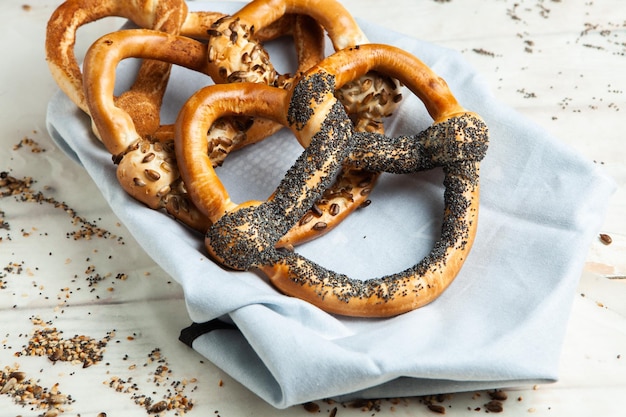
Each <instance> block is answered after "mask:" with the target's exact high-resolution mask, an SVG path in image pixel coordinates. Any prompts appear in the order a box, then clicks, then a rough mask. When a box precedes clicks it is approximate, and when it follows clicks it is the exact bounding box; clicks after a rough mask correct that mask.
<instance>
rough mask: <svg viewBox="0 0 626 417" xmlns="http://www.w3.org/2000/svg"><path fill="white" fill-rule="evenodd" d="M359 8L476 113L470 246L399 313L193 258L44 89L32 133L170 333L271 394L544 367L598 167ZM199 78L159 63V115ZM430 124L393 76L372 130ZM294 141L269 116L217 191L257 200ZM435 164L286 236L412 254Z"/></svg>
mask: <svg viewBox="0 0 626 417" xmlns="http://www.w3.org/2000/svg"><path fill="white" fill-rule="evenodd" d="M239 6H241V5H240V4H238V3H234V4H233V3H212V2H208V3H203V2H202V3H201V2H190V7H191V8H192V9H204V10H219V11H224V12H227V13H231V12H234V11H235V10H237V9H238V8H239ZM359 24H360V25H361V27H362V29H363V30H364V32H365V33H366V34H367V36H368V37H369V39H370V41H372V42H376V43H384V44H391V45H395V46H398V47H400V48H403V49H405V50H407V51H409V52H410V53H412V54H414V55H415V56H417V57H419V58H420V59H422V60H423V61H424V62H425V63H426V64H427V65H429V66H430V67H431V68H432V69H433V70H434V71H435V72H437V73H438V74H439V75H440V76H442V77H443V78H444V79H446V80H447V82H448V84H449V85H450V87H451V90H452V91H453V93H454V94H455V96H456V97H457V99H458V100H459V101H460V103H462V105H463V106H464V107H466V108H468V109H470V110H472V111H475V112H477V113H478V114H480V115H481V116H482V117H483V118H484V119H485V121H486V122H487V124H488V126H489V128H490V137H491V141H490V147H489V151H488V153H487V157H486V158H485V160H484V161H483V163H482V168H481V185H482V190H481V202H480V217H479V227H478V233H477V236H476V240H475V243H474V247H473V249H472V252H471V254H470V256H469V258H468V259H467V262H466V263H465V265H464V267H463V268H462V270H461V272H460V274H459V275H458V276H457V278H456V280H455V281H454V282H453V284H452V285H451V286H450V287H449V288H448V290H447V291H446V292H444V294H443V295H442V296H441V297H440V298H439V299H437V300H436V301H435V302H433V303H431V304H429V305H427V306H425V307H423V308H421V309H418V310H416V311H412V312H410V313H406V314H403V315H400V316H398V317H393V318H388V319H355V318H346V317H337V316H333V315H330V314H327V313H325V312H323V311H321V310H319V309H317V308H316V307H313V306H311V305H310V304H308V303H306V302H303V301H301V300H298V299H294V298H291V297H287V296H285V295H283V294H281V293H279V292H278V291H276V290H275V289H274V288H273V287H272V286H271V285H270V284H269V283H268V281H267V280H266V279H265V278H264V277H262V276H261V275H259V274H256V273H253V272H232V271H226V270H224V269H222V268H220V267H219V266H217V265H215V264H214V263H212V262H211V261H210V260H209V259H208V258H207V257H206V253H205V251H204V249H203V243H202V236H201V235H200V234H198V233H196V232H194V231H191V230H190V229H188V228H186V227H185V226H183V225H181V224H180V223H177V222H176V221H174V220H172V219H171V218H170V217H168V216H167V215H165V214H163V213H161V212H156V211H152V210H150V209H148V208H146V207H144V206H143V205H141V204H139V203H137V202H136V201H134V200H133V199H132V198H131V197H129V196H128V195H127V194H125V193H124V191H123V190H122V189H121V188H120V187H119V185H118V184H117V181H116V178H115V166H114V165H113V164H112V163H111V157H110V155H109V154H108V153H107V152H106V150H105V149H104V148H103V147H102V145H101V144H99V142H98V141H97V140H96V139H95V137H94V136H93V135H92V133H91V130H90V122H89V119H88V118H87V117H86V116H85V115H83V114H81V113H80V111H79V110H78V109H77V108H76V107H75V106H74V105H73V104H72V103H71V102H70V101H69V100H68V99H67V98H66V97H65V96H64V95H63V94H62V93H57V94H56V95H55V96H54V97H53V98H52V100H51V101H50V104H49V108H48V128H49V131H50V134H51V135H52V137H53V138H54V140H55V141H56V142H57V143H58V146H59V147H61V148H62V149H64V150H65V151H66V152H67V154H68V155H70V156H71V157H72V158H74V159H75V160H77V161H78V162H79V163H80V164H82V165H83V166H84V168H85V169H86V170H87V172H88V173H89V175H90V176H91V177H92V178H93V180H94V182H95V183H96V184H97V186H98V187H99V189H100V190H101V192H102V194H103V195H104V197H105V199H106V200H107V201H108V203H109V204H110V206H111V209H112V210H113V211H114V212H115V214H116V215H117V216H118V217H119V218H120V220H121V221H122V222H123V223H124V224H125V225H126V226H127V227H128V229H129V230H130V232H131V233H132V234H133V236H134V237H135V238H136V240H137V241H138V242H139V243H140V244H141V245H142V247H143V248H144V249H145V251H146V252H147V253H148V254H149V255H150V256H151V257H152V258H153V259H154V260H155V261H156V262H157V263H158V264H159V265H160V266H161V267H162V268H163V269H164V270H165V271H166V272H167V273H169V274H170V275H171V276H172V277H173V278H174V279H175V280H176V281H178V282H179V283H180V284H181V286H182V288H183V289H184V294H185V300H186V303H187V307H188V311H189V316H190V319H191V321H192V322H193V323H194V325H192V326H190V327H189V328H188V329H182V330H183V331H182V332H181V335H180V338H181V340H183V341H185V342H186V343H188V344H189V345H190V346H192V347H193V349H195V350H196V351H198V352H200V353H201V354H202V355H204V356H205V357H206V358H208V359H209V360H210V361H212V362H213V363H215V364H216V365H217V366H218V367H220V368H221V369H223V370H224V371H226V372H227V373H228V374H230V375H231V376H232V377H234V378H235V379H236V380H238V381H239V382H241V383H242V384H243V385H244V386H246V387H247V388H249V389H250V390H251V391H253V392H254V393H256V394H257V395H258V396H260V397H262V398H263V399H264V400H265V401H267V402H268V403H270V404H272V405H274V406H275V407H278V408H284V407H288V406H291V405H294V404H299V403H303V402H306V401H311V400H316V399H322V398H331V397H332V398H337V399H346V398H353V397H368V398H373V397H397V396H408V395H425V394H434V393H442V392H454V391H466V390H475V389H481V388H496V387H509V386H519V385H526V384H535V383H545V382H550V381H555V380H556V379H557V377H558V363H559V356H560V351H561V345H562V341H563V336H564V331H565V327H566V324H567V320H568V316H569V312H570V307H571V303H572V301H573V297H574V291H575V288H576V285H577V282H578V279H579V276H580V273H581V270H582V266H583V263H584V260H585V256H586V254H587V250H588V247H589V245H590V243H591V239H592V238H593V236H594V235H595V234H596V233H597V231H598V229H599V227H600V225H601V221H602V219H603V216H604V207H605V206H606V201H607V199H608V198H609V197H610V195H611V193H612V192H613V190H614V184H613V182H612V181H611V180H610V179H609V178H607V177H606V176H605V174H604V173H603V172H602V171H601V170H600V169H599V168H598V167H596V165H594V164H593V163H591V162H590V161H587V160H586V159H584V158H583V157H581V156H580V155H578V154H576V153H575V152H574V151H573V150H572V149H570V148H569V147H568V146H566V145H565V144H564V143H562V142H561V141H559V140H557V139H555V138H553V137H551V136H550V135H549V134H548V133H546V132H545V131H544V130H542V129H541V128H540V127H538V126H536V125H534V124H533V123H532V122H530V121H529V120H527V119H525V118H524V117H522V116H521V115H520V114H518V113H517V112H515V111H514V110H512V109H510V108H508V107H507V106H505V105H503V104H502V103H501V102H499V101H498V100H497V99H496V98H494V97H493V95H492V94H491V93H490V91H489V89H488V87H487V85H486V83H485V82H484V81H483V80H482V78H481V77H480V75H479V74H477V73H476V71H475V70H474V69H473V68H472V67H471V66H470V65H468V63H467V62H465V61H464V59H463V58H462V56H461V55H460V54H459V53H457V52H455V51H452V50H449V49H446V48H442V47H440V46H437V45H433V44H431V43H428V42H424V41H421V40H417V39H413V38H408V37H406V36H404V35H400V34H397V33H394V32H391V31H389V30H387V29H383V28H380V27H377V26H376V25H373V24H371V23H368V22H364V21H359ZM285 46H288V43H287V44H286V45H285V44H282V43H281V44H280V45H270V46H268V48H270V53H271V57H272V61H273V62H274V63H275V65H276V66H277V68H279V69H280V70H281V71H288V70H289V67H290V64H292V62H291V61H292V58H291V56H290V54H289V52H286V51H285V50H286V48H285ZM134 68H135V63H134V62H132V61H129V62H124V63H123V64H122V65H121V66H120V71H119V75H118V77H119V83H118V84H119V88H124V86H125V85H127V84H128V82H129V79H130V78H131V77H132V73H133V70H134ZM206 84H211V81H210V79H208V78H207V77H206V76H203V75H200V74H195V73H192V72H191V71H188V70H184V69H181V68H174V69H173V72H172V77H171V81H170V88H168V92H167V94H166V98H165V103H166V106H165V107H164V109H163V120H164V121H165V122H173V121H174V120H175V117H176V114H177V111H178V109H179V108H180V106H181V105H182V103H183V102H184V101H185V100H186V99H187V98H188V97H189V96H190V95H191V94H193V93H194V92H195V91H196V90H198V89H199V88H200V87H202V86H204V85H206ZM430 124H431V120H430V119H429V117H428V114H427V113H426V112H425V110H424V108H423V105H422V104H421V102H420V101H419V100H418V99H417V98H416V97H413V96H412V95H411V94H410V92H408V91H406V92H405V94H404V100H403V102H402V104H401V107H400V109H399V111H397V112H396V114H395V115H394V116H393V117H392V118H390V120H389V123H388V124H387V125H386V131H387V133H388V134H389V135H398V134H414V133H417V132H418V131H421V130H423V129H424V128H426V127H428V126H429V125H430ZM300 152H301V148H300V146H299V145H298V143H297V142H296V141H295V139H294V138H293V136H292V134H291V133H290V132H289V131H288V130H287V129H283V130H282V131H280V132H279V133H278V134H276V135H274V136H273V137H271V138H269V139H267V140H265V141H263V142H261V143H259V144H256V145H254V146H251V147H248V148H246V149H244V150H242V151H239V152H237V153H235V154H233V155H231V156H229V157H228V158H227V160H226V162H225V163H224V165H223V166H222V167H221V168H219V169H218V174H219V175H220V178H221V179H222V180H223V182H224V184H225V185H226V187H227V189H228V190H229V193H230V194H231V197H232V198H233V200H234V201H244V200H246V199H252V198H254V199H266V198H267V197H268V196H269V195H270V194H271V193H272V191H273V190H274V188H275V186H276V185H277V184H278V181H279V180H280V178H282V176H283V174H284V172H285V171H286V170H287V168H288V167H289V166H290V165H291V164H292V163H293V162H294V161H295V159H296V158H297V156H298V155H299V154H300ZM442 178H443V174H442V172H441V171H437V170H433V171H429V172H423V173H419V174H412V175H386V174H385V175H383V176H382V177H381V179H380V181H379V183H378V185H377V186H376V187H375V189H374V191H373V192H372V194H371V200H372V204H371V205H370V206H369V207H367V208H365V209H361V210H359V211H357V212H355V213H354V214H352V215H351V216H350V217H349V218H348V219H347V220H346V221H344V222H343V223H342V224H341V225H339V226H338V227H337V228H336V229H335V230H333V231H332V232H330V233H329V234H328V235H326V236H324V237H322V238H320V239H317V240H315V241H312V242H310V243H307V244H305V245H302V246H300V247H298V248H297V249H296V250H297V251H298V252H300V253H302V254H303V255H305V256H307V257H309V258H310V259H312V260H315V261H316V262H318V263H320V264H322V265H323V266H325V267H327V268H330V269H333V270H335V271H337V272H344V273H346V274H348V275H349V276H351V277H355V278H373V277H377V276H380V275H385V274H389V273H393V272H397V271H401V270H403V269H405V268H406V267H408V266H411V265H413V264H415V263H417V262H418V261H419V260H420V259H421V258H422V257H424V256H425V255H426V254H427V253H428V252H429V251H430V249H431V247H432V244H433V243H434V241H435V239H436V238H437V236H438V233H439V228H440V225H441V221H442V215H443V185H442ZM170 336H171V337H174V335H170Z"/></svg>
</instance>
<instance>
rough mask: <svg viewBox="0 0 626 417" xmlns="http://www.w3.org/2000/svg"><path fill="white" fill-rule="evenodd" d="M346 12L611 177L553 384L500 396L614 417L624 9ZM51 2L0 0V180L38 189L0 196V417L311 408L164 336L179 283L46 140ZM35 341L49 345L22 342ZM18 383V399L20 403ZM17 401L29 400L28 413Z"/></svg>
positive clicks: (499, 5)
mask: <svg viewBox="0 0 626 417" xmlns="http://www.w3.org/2000/svg"><path fill="white" fill-rule="evenodd" d="M343 3H344V5H345V6H346V7H347V8H348V9H349V10H350V11H351V12H352V13H353V14H354V15H355V16H358V17H360V18H364V19H367V20H370V21H373V22H377V23H378V24H380V25H382V26H384V27H387V28H389V29H392V30H395V31H399V32H402V33H404V34H407V35H410V36H413V37H417V38H420V39H425V40H428V41H431V42H434V43H437V44H440V45H443V46H447V47H450V48H453V49H456V50H458V51H460V52H462V53H463V55H464V57H465V58H466V59H467V61H469V62H470V63H471V64H472V65H474V66H475V67H476V68H478V70H479V71H480V72H481V73H482V74H483V75H484V76H485V78H486V79H487V80H488V82H489V84H490V86H491V88H492V90H493V92H494V94H495V95H496V96H497V97H498V98H499V99H500V100H501V101H502V102H504V103H506V104H508V105H510V106H511V107H513V108H515V109H517V110H518V111H519V112H521V113H523V114H524V115H525V116H527V117H528V118H530V119H532V120H534V121H535V122H537V123H539V124H540V125H542V126H543V127H544V128H545V129H546V130H548V131H549V132H551V133H553V134H554V135H555V136H556V137H558V138H560V139H562V140H563V141H565V142H567V143H568V144H570V145H571V146H573V147H574V148H576V149H577V150H578V151H579V152H580V153H581V154H583V155H584V156H586V157H587V158H588V159H590V160H593V161H595V162H596V163H597V164H600V165H602V166H603V168H604V169H606V171H607V172H608V173H609V174H610V175H611V176H612V177H613V178H614V179H615V180H616V182H617V184H618V187H619V188H618V190H617V192H616V193H615V195H614V197H613V198H612V200H611V201H610V205H609V207H608V214H607V217H606V220H605V222H604V225H603V228H602V232H603V233H606V234H608V235H609V236H610V237H611V238H612V243H611V244H610V245H606V244H603V243H602V242H601V241H600V239H598V240H596V241H594V242H593V244H592V246H591V248H590V251H589V254H588V257H587V260H586V267H585V270H584V271H581V281H580V291H579V292H580V296H577V297H576V299H575V301H574V307H573V311H572V314H571V321H570V324H569V327H568V331H567V335H566V339H565V344H564V348H563V353H562V363H561V378H560V380H559V382H557V383H555V384H551V385H545V386H543V385H542V386H535V387H520V388H519V389H514V390H507V391H506V392H507V395H508V399H507V400H506V401H504V402H503V405H504V410H503V412H502V415H526V414H528V415H533V416H565V415H568V416H589V415H598V416H600V415H601V416H618V415H624V414H623V413H624V411H623V410H625V409H626V215H625V213H626V133H624V128H623V123H624V117H626V113H625V112H626V94H625V91H626V76H625V75H624V74H626V23H625V22H626V9H625V8H624V5H623V3H622V2H621V0H595V1H582V0H578V1H567V2H566V1H557V0H489V1H486V0H485V1H483V0H480V1H479V0H465V1H464V0H449V1H442V0H438V1H437V0H394V1H393V2H387V3H383V2H380V1H373V0H344V1H343ZM58 4H60V1H58V0H56V1H51V0H50V1H46V0H41V1H37V2H32V3H25V2H21V1H15V0H5V1H3V2H2V3H1V4H0V22H1V24H0V43H1V44H2V49H1V50H2V51H3V64H2V66H1V67H0V74H1V77H0V80H2V82H1V84H0V133H1V134H0V143H1V145H0V172H4V173H6V174H3V176H6V175H9V176H11V177H14V178H17V179H19V180H23V179H24V178H25V177H32V179H33V183H32V184H28V183H24V182H23V181H22V183H21V184H18V185H21V186H22V193H21V194H19V195H18V197H17V198H15V197H14V196H8V197H4V198H0V268H1V269H0V314H1V319H0V326H1V327H2V329H1V330H0V340H1V342H0V368H3V369H5V374H4V375H2V378H3V379H2V381H4V382H3V384H4V386H0V392H1V394H0V416H2V417H5V416H7V417H8V416H17V415H21V416H37V415H41V414H43V413H44V412H45V410H46V408H45V407H44V405H42V400H41V399H42V398H44V399H45V398H48V399H49V401H53V400H55V401H58V402H60V403H63V404H62V405H61V406H60V408H62V409H63V410H64V413H61V414H60V415H68V416H78V415H80V416H82V417H85V416H94V417H95V416H97V415H99V414H98V413H106V415H108V416H122V415H123V416H126V417H130V416H143V415H146V407H145V404H146V401H147V399H148V398H150V400H151V401H152V404H156V403H158V402H159V401H161V400H163V399H164V398H167V399H178V400H179V403H178V408H177V410H171V411H164V412H162V413H161V414H162V415H167V416H170V415H171V416H173V415H177V414H176V413H178V415H181V414H182V413H183V412H186V414H187V415H190V416H210V415H220V416H224V417H226V416H242V415H250V416H252V415H258V416H269V415H281V416H305V415H310V411H307V410H305V408H304V407H302V406H295V407H292V408H290V409H287V410H281V411H277V410H275V409H273V408H272V407H270V406H268V405H267V404H265V403H264V402H263V401H261V400H259V399H258V398H256V397H255V396H254V395H252V394H251V393H249V392H248V391H247V390H246V389H244V388H242V387H241V386H240V385H239V384H238V383H237V382H235V381H234V380H232V379H230V378H229V377H228V376H227V375H225V374H224V373H223V372H222V371H220V370H219V369H217V368H216V367H215V366H213V365H212V364H211V363H208V362H207V361H206V360H204V359H203V358H202V357H200V356H199V355H198V354H196V353H195V352H193V351H192V350H190V349H189V348H187V347H186V346H185V345H183V344H182V343H180V342H178V341H177V336H178V333H179V331H180V329H181V328H183V327H185V326H187V325H188V324H189V319H188V317H187V313H186V310H185V304H184V300H183V296H182V292H181V290H180V288H179V287H178V286H177V284H176V283H174V282H172V280H171V279H170V278H169V277H168V276H167V275H166V274H165V273H164V272H163V271H162V270H161V269H160V268H159V267H158V266H157V265H156V264H155V263H154V262H153V261H152V260H151V259H149V258H148V257H147V256H146V255H145V254H144V252H143V250H142V249H141V247H140V246H139V245H138V244H137V243H136V242H135V241H134V240H133V238H132V236H131V235H130V234H129V233H128V231H127V230H126V229H125V227H124V226H123V225H121V224H120V223H119V221H118V220H117V219H116V218H115V216H114V215H113V214H112V213H111V212H110V210H109V209H108V208H107V206H106V203H105V202H104V200H103V198H102V197H101V195H100V194H99V192H98V191H97V189H96V187H95V185H94V184H93V183H92V182H91V179H90V178H89V177H88V176H87V175H86V174H85V173H84V172H83V171H82V169H81V168H80V167H79V166H77V165H76V164H74V163H73V162H71V161H70V160H68V158H67V157H66V156H65V155H64V154H63V153H62V152H61V151H60V150H58V149H57V148H55V146H54V144H53V143H52V141H51V139H50V138H49V136H48V134H47V133H46V129H45V112H46V105H47V102H48V100H49V99H50V97H51V96H52V94H53V93H54V92H55V91H56V85H55V84H54V82H53V81H52V78H51V77H50V75H49V73H48V68H47V65H46V63H45V61H44V36H45V25H46V22H47V20H48V17H49V16H50V14H51V13H52V11H53V10H54V8H55V7H56V6H57V5H58ZM120 23H121V21H120V20H119V19H106V20H104V21H102V22H99V23H98V24H97V25H92V26H88V27H87V28H85V29H83V30H82V32H80V33H81V37H80V41H79V44H78V45H77V53H78V54H79V55H80V54H81V53H82V52H84V50H85V49H86V48H87V46H88V45H89V40H93V39H94V37H95V36H97V35H99V34H102V33H104V32H105V31H107V30H108V31H110V30H114V29H116V28H118V27H119V25H120ZM24 187H26V188H24ZM2 191H3V192H4V191H6V188H2ZM24 199H26V200H29V201H22V200H24ZM32 200H37V201H38V202H33V201H32ZM102 233H103V234H104V235H103V236H100V235H99V234H102ZM53 329H56V332H55V331H53ZM75 335H78V336H82V338H83V339H84V340H83V341H82V342H83V346H84V350H85V352H86V354H85V357H75V358H71V357H67V356H63V355H64V354H62V353H61V352H60V351H58V352H57V353H54V352H55V346H58V345H59V344H64V345H67V346H68V348H69V347H70V346H69V345H72V344H73V345H74V346H73V347H74V348H75V347H76V345H77V344H80V342H81V340H78V339H79V338H76V337H75ZM36 336H38V339H37V338H36ZM55 338H56V339H55ZM37 340H38V342H39V344H40V345H43V346H47V347H48V350H47V351H46V350H45V349H42V348H38V347H37V346H35V342H36V341H37ZM55 340H56V341H55ZM103 344H106V349H105V350H103V351H102V347H103ZM89 347H91V349H92V350H91V351H89V350H88V348H89ZM84 363H86V364H87V366H84V365H83V364H84ZM89 365H90V366H89ZM18 368H19V370H18ZM8 371H11V372H22V373H21V374H18V373H15V374H13V375H11V376H9V375H8V374H7V373H8ZM12 378H14V381H11V382H10V383H9V382H8V381H9V380H11V379H12ZM22 378H24V379H23V380H22ZM27 382H30V384H31V385H30V388H28V389H26V392H27V394H20V393H19V392H18V388H19V387H22V388H24V387H26V385H27V384H26V383H27ZM7 384H8V385H7ZM14 384H15V385H14ZM35 386H37V387H39V388H34V387H35ZM57 391H58V392H57ZM28 392H31V393H33V392H34V393H35V394H37V395H38V397H39V399H35V400H33V402H32V403H29V402H28ZM55 395H56V396H55ZM183 398H184V399H187V400H188V401H189V402H191V403H193V408H190V407H189V406H186V405H185V403H184V400H183ZM489 400H490V398H489V395H488V392H487V391H484V392H471V393H454V394H452V395H449V396H445V397H442V398H439V399H435V401H434V402H435V403H436V404H438V405H442V406H443V407H444V408H445V412H446V414H447V415H453V416H457V415H459V416H460V415H472V414H481V413H485V412H486V408H485V404H486V403H487V402H488V401H489ZM439 401H440V402H439ZM425 402H426V401H425V399H423V398H421V399H420V398H409V399H400V400H380V401H377V402H374V403H371V404H361V406H359V407H352V406H351V405H349V404H339V403H328V402H324V401H319V402H317V405H318V406H319V411H318V412H316V413H315V414H319V415H323V416H327V415H331V414H332V413H333V411H332V410H333V409H334V408H337V411H336V415H338V416H360V415H380V416H404V415H411V416H415V415H431V414H433V411H431V410H429V409H428V408H427V407H426V405H425ZM39 407H44V408H39ZM364 409H366V410H364ZM50 415H52V414H50Z"/></svg>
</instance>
